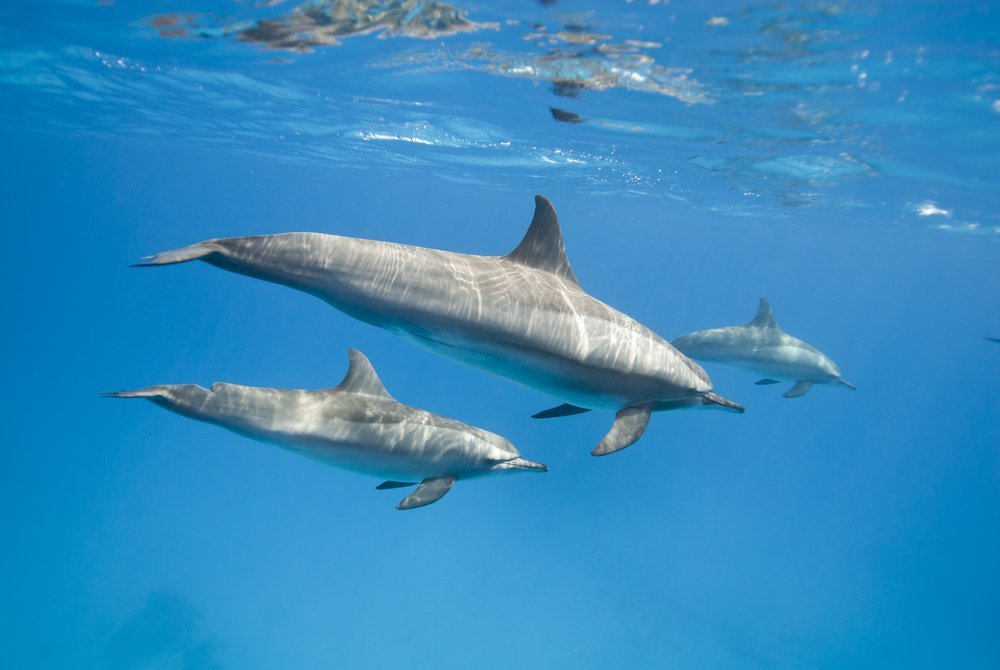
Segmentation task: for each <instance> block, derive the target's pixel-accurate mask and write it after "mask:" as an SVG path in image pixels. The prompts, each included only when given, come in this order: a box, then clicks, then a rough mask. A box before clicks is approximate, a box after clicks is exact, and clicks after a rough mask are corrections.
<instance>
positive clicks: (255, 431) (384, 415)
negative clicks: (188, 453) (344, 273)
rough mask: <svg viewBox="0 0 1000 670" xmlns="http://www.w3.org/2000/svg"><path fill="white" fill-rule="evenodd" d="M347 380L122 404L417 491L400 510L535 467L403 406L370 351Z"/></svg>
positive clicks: (454, 424)
mask: <svg viewBox="0 0 1000 670" xmlns="http://www.w3.org/2000/svg"><path fill="white" fill-rule="evenodd" d="M349 356H350V368H349V369H348V371H347V376H345V377H344V380H343V381H342V382H341V383H340V384H339V385H338V386H334V387H333V388H329V389H322V390H319V391H306V390H300V389H274V388H260V387H256V386H240V385H238V384H225V383H216V384H212V387H211V388H210V389H206V388H203V387H201V386H196V385H194V384H178V385H167V386H149V387H147V388H143V389H138V390H135V391H118V392H115V393H109V394H107V395H109V396H111V397H114V398H148V399H149V400H152V401H153V402H154V403H156V404H157V405H160V406H162V407H166V408H167V409H169V410H171V411H173V412H177V413H178V414H183V415H184V416H188V417H191V418H193V419H198V420H200V421H206V422H208V423H214V424H217V425H219V426H222V427H223V428H228V429H229V430H232V431H234V432H236V433H239V434H240V435H244V436H246V437H250V438H253V439H255V440H260V441H263V442H270V443H274V444H278V445H280V446H283V447H286V448H288V449H290V450H292V451H295V452H298V453H300V454H303V455H305V456H309V457H311V458H314V459H317V460H319V461H322V462H324V463H330V464H333V465H338V466H340V467H343V468H347V469H349V470H355V471H357V472H363V473H367V474H373V475H377V476H380V477H386V478H388V481H386V482H383V483H382V484H380V485H379V486H377V487H376V488H378V489H389V488H398V487H402V486H413V485H416V484H417V482H419V486H417V489H416V490H415V491H414V492H413V493H411V494H410V495H408V496H407V497H406V498H404V499H403V500H402V502H400V503H399V504H398V505H397V506H396V507H397V509H413V508H415V507H423V506H424V505H429V504H431V503H433V502H436V501H437V500H439V499H440V498H441V497H442V496H443V495H444V494H446V493H447V492H448V491H449V490H450V489H451V487H452V485H453V484H454V483H455V482H456V481H457V480H459V479H469V478H472V477H479V476H482V475H487V474H492V473H498V472H517V471H520V470H534V471H541V472H544V471H545V470H547V469H548V468H546V467H545V466H544V465H542V464H541V463H534V462H532V461H528V460H525V459H523V458H521V454H520V453H519V452H518V450H517V449H515V448H514V445H512V444H511V443H510V442H508V441H507V440H505V439H504V438H502V437H500V436H499V435H495V434H493V433H490V432H488V431H485V430H482V429H481V428H476V427H474V426H469V425H467V424H464V423H461V422H459V421H455V420H454V419H448V418H445V417H443V416H439V415H437V414H433V413H431V412H427V411H425V410H422V409H416V408H414V407H410V406H408V405H404V404H402V403H400V402H397V401H396V400H395V399H394V398H393V397H392V396H391V395H389V393H388V391H386V390H385V387H384V386H382V382H381V380H379V378H378V375H377V374H376V373H375V370H374V369H373V368H372V366H371V363H369V362H368V359H367V358H366V357H365V355H364V354H362V353H361V352H360V351H357V350H354V349H351V350H350V351H349Z"/></svg>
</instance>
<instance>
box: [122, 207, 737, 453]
mask: <svg viewBox="0 0 1000 670" xmlns="http://www.w3.org/2000/svg"><path fill="white" fill-rule="evenodd" d="M192 260H202V261H205V262H207V263H210V264H211V265H215V266H217V267H220V268H223V269H225V270H229V271H231V272H237V273H239V274H244V275H248V276H250V277H255V278H257V279H263V280H265V281H271V282H275V283H278V284H284V285H286V286H290V287H292V288H295V289H299V290H301V291H305V292H306V293H310V294H312V295H314V296H316V297H318V298H320V299H322V300H324V301H326V302H327V303H329V304H330V305H332V306H334V307H336V308H337V309H339V310H341V311H343V312H345V313H347V314H349V315H350V316H353V317H355V318H357V319H360V320H362V321H365V322H367V323H370V324H372V325H375V326H379V327H381V328H384V329H386V330H388V331H390V332H393V333H396V334H398V335H402V336H404V337H406V338H407V339H409V340H411V341H413V342H415V343H417V344H419V345H422V346H424V347H427V348H429V349H431V350H433V351H436V352H437V353H439V354H443V355H445V356H447V357H449V358H452V359H455V360H458V361H461V362H464V363H467V364H470V365H472V366H474V367H477V368H479V369H482V370H485V371H487V372H490V373H493V374H496V375H498V376H500V377H504V378H507V379H510V380H512V381H515V382H519V383H521V384H523V385H525V386H528V387H530V388H534V389H537V390H540V391H544V392H547V393H549V394H552V395H554V396H556V397H558V398H561V399H563V400H566V401H567V405H565V406H563V408H562V409H566V408H569V409H570V410H571V411H570V412H569V413H572V411H586V410H588V409H595V408H603V409H613V410H615V411H617V415H616V417H615V422H614V424H613V425H612V427H611V430H610V431H609V432H608V434H607V435H606V436H605V437H604V439H602V440H601V442H600V443H599V444H598V445H597V447H596V448H595V449H594V450H593V452H591V453H593V454H594V455H595V456H601V455H604V454H609V453H612V452H615V451H618V450H620V449H624V448H625V447H627V446H629V445H630V444H633V443H634V442H635V441H636V440H638V439H639V437H641V436H642V433H643V431H645V429H646V426H647V425H648V423H649V418H650V413H651V412H653V411H658V410H666V409H675V408H679V407H687V406H694V407H700V406H718V407H723V408H728V409H731V410H736V411H740V412H742V411H743V407H742V406H741V405H739V404H737V403H734V402H731V401H729V400H726V399H725V398H722V397H721V396H718V395H716V394H715V393H714V392H713V390H712V383H711V381H710V380H709V378H708V375H707V374H706V373H705V371H704V370H703V369H702V368H701V367H700V366H699V365H698V364H697V363H695V362H694V361H692V360H690V359H688V358H687V357H686V356H684V355H683V354H681V353H679V352H678V351H677V350H676V349H674V347H672V346H671V345H670V343H668V342H667V341H666V340H664V339H663V338H661V337H660V336H659V335H657V334H655V333H654V332H652V331H651V330H650V329H648V328H646V327H645V326H643V325H641V324H640V323H638V322H636V321H635V320H633V319H631V318H629V317H628V316H626V315H624V314H622V313H621V312H619V311H618V310H616V309H614V308H612V307H609V306H608V305H605V304H604V303H602V302H601V301H599V300H597V299H596V298H594V297H593V296H591V295H589V294H588V293H586V292H585V291H584V290H583V288H581V286H580V282H579V281H578V280H577V278H576V275H575V274H574V273H573V270H572V268H571V267H570V264H569V259H568V258H567V256H566V247H565V244H564V242H563V237H562V231H561V228H560V226H559V217H558V216H557V215H556V211H555V209H554V208H553V207H552V204H551V203H550V202H549V201H548V200H547V199H545V198H544V197H543V196H540V195H539V196H535V214H534V218H533V219H532V221H531V225H530V226H529V228H528V232H527V233H526V234H525V236H524V238H523V239H522V240H521V243H520V244H519V245H518V246H517V248H515V249H514V250H513V251H512V252H510V253H509V254H507V255H505V256H475V255H470V254H462V253H454V252H449V251H442V250H438V249H426V248H421V247H415V246H408V245H402V244H395V243H391V242H380V241H374V240H365V239H358V238H351V237H341V236H338V235H325V234H320V233H284V234H278V235H260V236H252V237H230V238H220V239H213V240H206V241H204V242H199V243H197V244H193V245H191V246H188V247H183V248H181V249H176V250H173V251H166V252H163V253H159V254H156V255H154V256H149V257H146V258H144V259H143V260H142V262H141V263H138V264H137V265H139V266H154V265H169V264H173V263H183V262H186V261H192ZM570 403H572V404H570ZM559 410H560V408H555V410H553V412H555V413H553V414H549V416H561V415H563V414H560V413H559ZM543 414H544V413H543Z"/></svg>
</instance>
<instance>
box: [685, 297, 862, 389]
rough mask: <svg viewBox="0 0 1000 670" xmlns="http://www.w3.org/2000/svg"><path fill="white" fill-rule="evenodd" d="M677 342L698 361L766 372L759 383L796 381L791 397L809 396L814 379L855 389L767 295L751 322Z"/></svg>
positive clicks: (716, 329) (689, 336) (816, 381)
mask: <svg viewBox="0 0 1000 670" xmlns="http://www.w3.org/2000/svg"><path fill="white" fill-rule="evenodd" d="M672 344H673V345H674V346H675V347H677V349H679V350H680V351H682V352H684V353H685V354H687V355H688V356H690V357H691V358H695V359H697V360H699V361H712V362H716V363H725V364H727V365H732V366H735V367H739V368H743V369H745V370H749V371H751V372H755V373H757V374H760V375H764V379H761V380H760V381H758V382H757V384H758V385H767V384H777V383H778V381H777V380H779V379H781V380H789V381H794V382H795V385H794V386H792V388H790V389H789V390H788V391H786V392H785V394H784V395H785V397H786V398H798V397H799V396H803V395H805V394H806V393H808V392H809V389H810V388H812V385H813V384H840V385H841V386H846V387H847V388H849V389H854V388H855V387H854V385H853V384H850V383H849V382H847V381H845V380H844V378H843V376H841V374H840V368H838V367H837V364H836V363H834V362H833V361H832V360H830V359H829V358H828V357H827V356H826V355H825V354H823V352H821V351H820V350H818V349H816V348H815V347H813V346H812V345H810V344H808V343H806V342H803V341H802V340H800V339H798V338H797V337H792V336H791V335H789V334H788V333H786V332H785V331H783V330H782V329H781V328H780V327H779V326H778V322H777V321H775V319H774V313H773V312H772V311H771V306H770V305H769V304H768V303H767V300H765V299H764V298H761V299H760V307H759V308H758V309H757V315H756V316H754V318H753V321H751V322H750V323H748V324H747V325H745V326H727V327H725V328H713V329H711V330H699V331H697V332H694V333H688V334H687V335H683V336H681V337H678V338H677V339H676V340H674V341H673V343H672Z"/></svg>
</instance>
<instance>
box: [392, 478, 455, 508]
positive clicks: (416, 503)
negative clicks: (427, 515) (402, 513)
mask: <svg viewBox="0 0 1000 670" xmlns="http://www.w3.org/2000/svg"><path fill="white" fill-rule="evenodd" d="M454 484H455V477H450V476H449V477H428V478H427V479H425V480H424V481H422V482H420V486H418V487H417V490H416V491H414V492H413V493H411V494H410V495H408V496H406V497H405V498H403V499H402V500H401V501H400V503H399V504H398V505H396V509H413V508H415V507H423V506H424V505H430V504H431V503H434V502H437V501H438V500H440V499H441V498H442V497H443V496H444V494H445V493H447V492H448V491H450V490H451V487H452V486H453V485H454Z"/></svg>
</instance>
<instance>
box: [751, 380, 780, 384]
mask: <svg viewBox="0 0 1000 670" xmlns="http://www.w3.org/2000/svg"><path fill="white" fill-rule="evenodd" d="M780 383H781V382H779V381H778V380H777V379H761V380H760V381H759V382H754V384H756V385H757V386H769V385H771V384H780Z"/></svg>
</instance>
